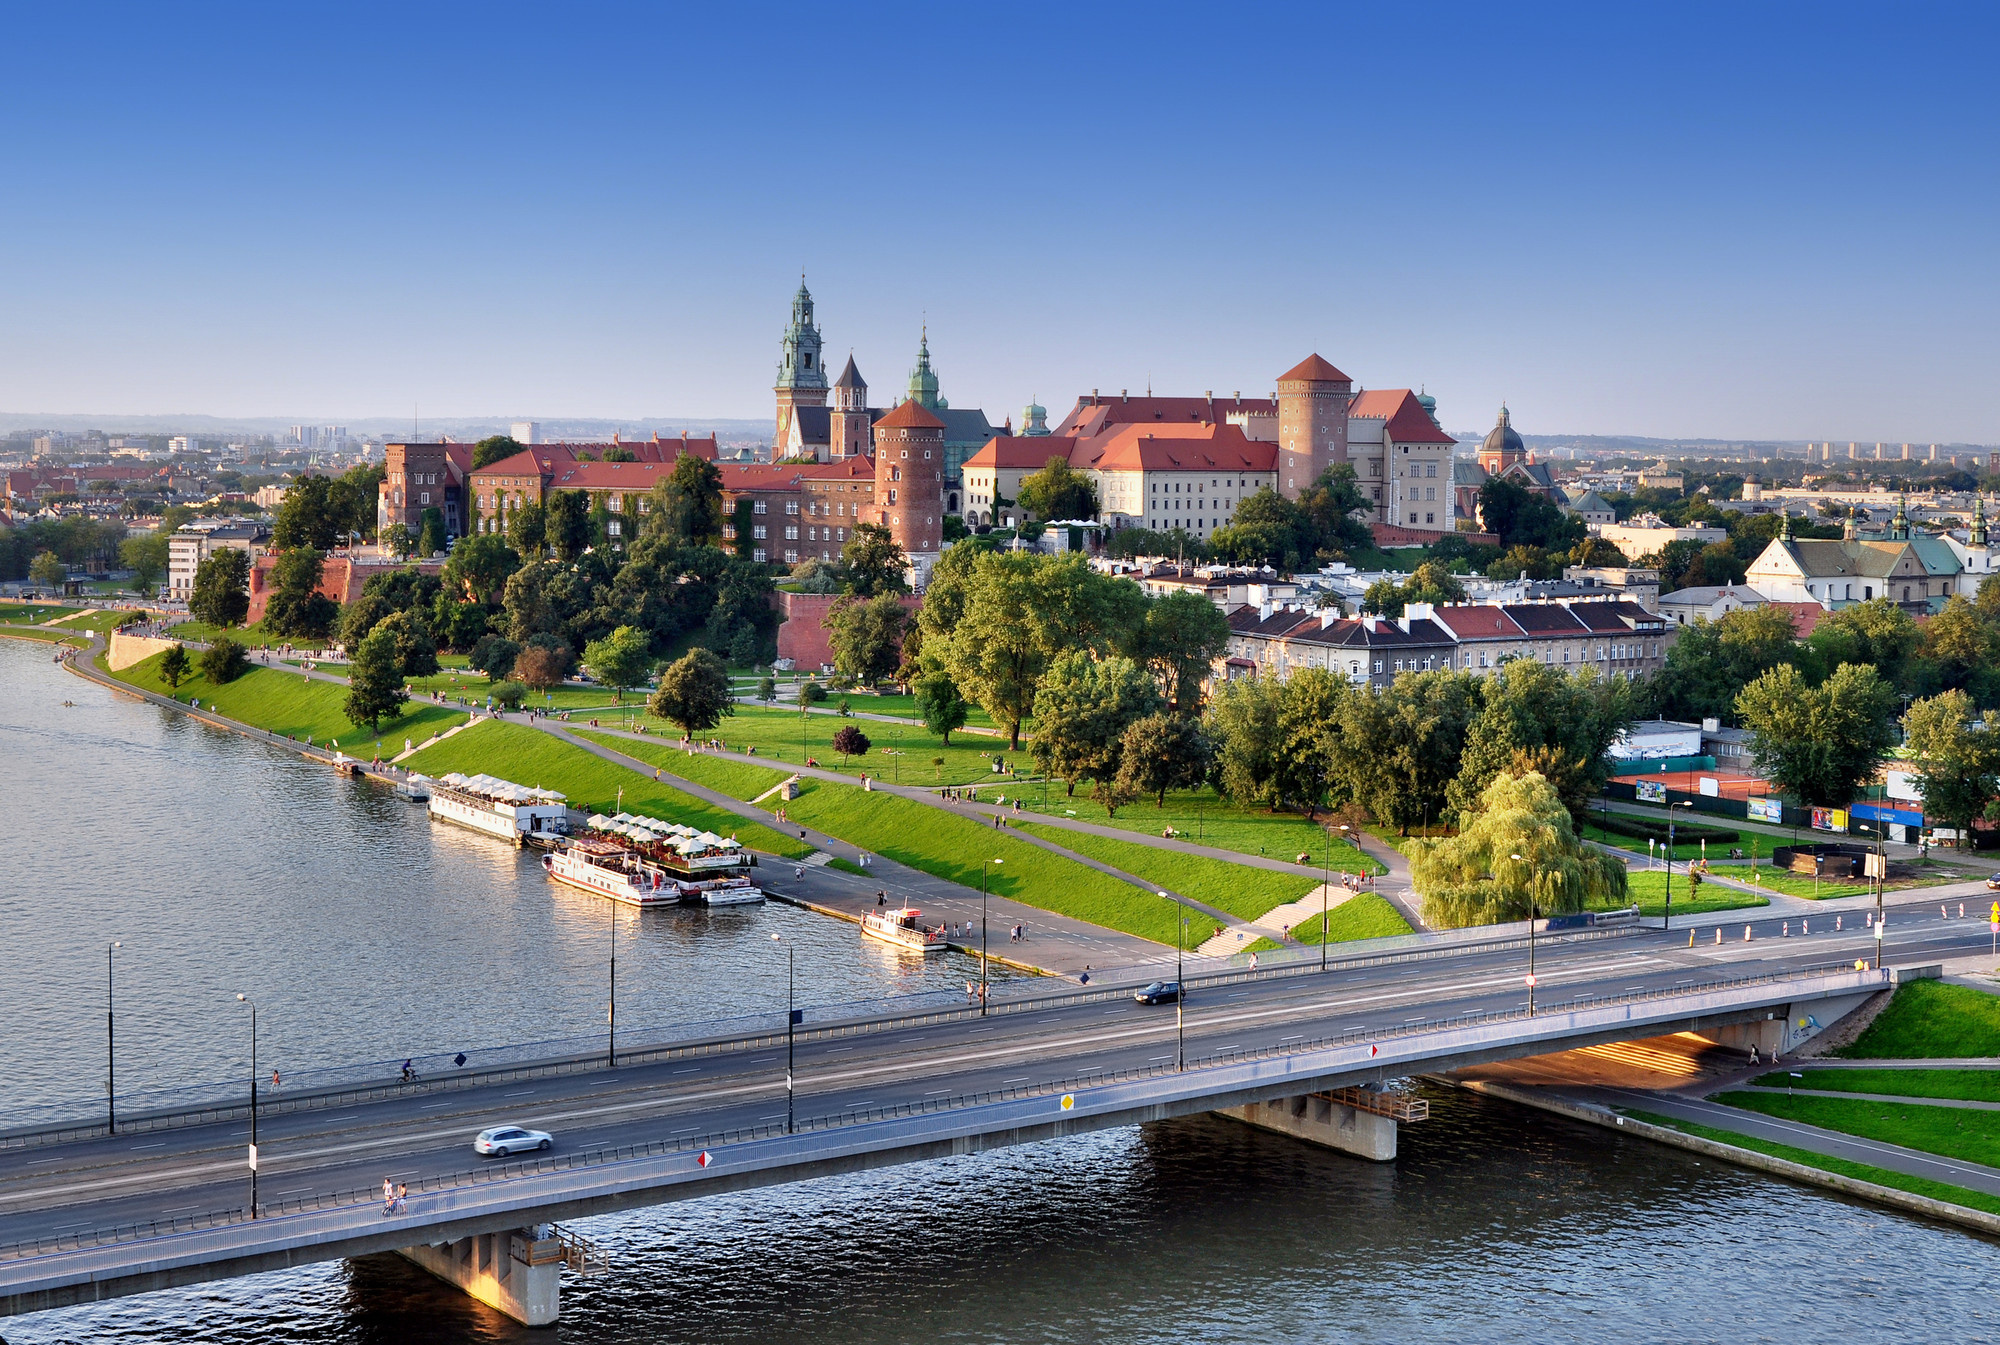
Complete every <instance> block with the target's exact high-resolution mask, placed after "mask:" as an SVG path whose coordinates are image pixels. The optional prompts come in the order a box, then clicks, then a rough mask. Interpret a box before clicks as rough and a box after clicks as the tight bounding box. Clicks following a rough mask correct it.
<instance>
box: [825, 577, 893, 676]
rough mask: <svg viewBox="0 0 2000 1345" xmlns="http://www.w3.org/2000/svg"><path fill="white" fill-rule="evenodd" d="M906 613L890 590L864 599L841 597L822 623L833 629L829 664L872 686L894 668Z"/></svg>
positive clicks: (842, 674) (836, 669)
mask: <svg viewBox="0 0 2000 1345" xmlns="http://www.w3.org/2000/svg"><path fill="white" fill-rule="evenodd" d="M908 621H909V614H908V612H906V611H905V610H904V608H903V603H902V600H901V599H900V598H899V597H897V595H895V594H894V593H882V594H878V595H877V596H876V597H873V598H869V599H866V600H858V599H853V598H843V599H841V600H840V601H839V602H837V603H835V604H834V605H833V607H832V609H831V610H830V611H829V612H828V613H827V617H826V621H825V622H824V624H825V626H826V627H827V629H829V630H831V631H832V632H833V638H832V641H831V643H832V645H833V667H834V671H835V672H837V673H839V674H840V675H841V676H842V677H845V678H848V679H849V680H851V681H853V682H855V683H858V684H859V685H862V686H874V685H875V684H876V683H877V682H879V681H881V680H882V679H883V678H885V677H887V676H889V674H891V673H893V672H894V671H895V670H896V667H897V665H898V663H899V662H900V661H901V658H902V652H901V649H900V645H901V642H902V638H903V630H904V627H905V626H906V625H907V624H908Z"/></svg>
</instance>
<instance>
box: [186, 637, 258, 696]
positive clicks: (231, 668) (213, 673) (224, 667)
mask: <svg viewBox="0 0 2000 1345" xmlns="http://www.w3.org/2000/svg"><path fill="white" fill-rule="evenodd" d="M196 662H197V663H198V664H199V665H200V667H201V675H202V676H203V677H205V678H207V679H208V684H209V685H210V686H216V687H219V686H222V685H223V684H224V683H227V682H234V681H235V680H236V679H237V678H239V677H241V676H242V675H243V674H244V673H246V672H248V671H249V670H250V655H249V654H248V652H246V651H245V650H244V648H243V645H242V643H241V642H240V641H237V640H232V639H230V638H229V637H228V636H227V635H224V636H221V637H219V638H217V639H215V640H212V641H210V642H209V646H208V648H206V649H204V650H202V651H201V657H200V658H199V659H198V660H196Z"/></svg>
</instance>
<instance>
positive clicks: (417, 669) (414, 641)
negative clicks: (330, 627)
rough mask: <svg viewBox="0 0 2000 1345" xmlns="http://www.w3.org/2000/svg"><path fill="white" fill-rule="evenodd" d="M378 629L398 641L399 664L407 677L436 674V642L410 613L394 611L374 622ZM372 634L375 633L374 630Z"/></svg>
mask: <svg viewBox="0 0 2000 1345" xmlns="http://www.w3.org/2000/svg"><path fill="white" fill-rule="evenodd" d="M417 610H418V611H419V612H421V610H422V609H421V608H419V609H417ZM375 630H376V631H384V630H386V631H388V632H389V638H390V639H392V640H394V641H395V642H396V666H397V667H398V668H400V669H402V672H403V676H404V677H406V678H409V677H435V676H436V675H437V670H438V660H437V642H436V641H435V640H433V639H431V634H430V631H429V630H427V629H426V628H425V627H424V625H423V623H422V622H421V621H419V620H418V619H417V618H416V617H414V616H413V615H412V614H411V613H409V612H391V613H389V615H387V616H385V617H383V618H382V619H381V620H380V621H378V622H376V623H375ZM369 634H370V635H371V636H372V635H373V634H374V632H373V631H371V632H369ZM350 647H351V646H350Z"/></svg>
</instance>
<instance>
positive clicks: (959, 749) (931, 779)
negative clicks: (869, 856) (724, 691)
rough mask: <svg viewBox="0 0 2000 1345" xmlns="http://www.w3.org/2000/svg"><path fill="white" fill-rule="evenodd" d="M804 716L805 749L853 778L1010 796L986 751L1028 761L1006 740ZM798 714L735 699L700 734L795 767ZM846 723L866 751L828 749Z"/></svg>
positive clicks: (666, 727)
mask: <svg viewBox="0 0 2000 1345" xmlns="http://www.w3.org/2000/svg"><path fill="white" fill-rule="evenodd" d="M804 718H805V752H804V755H805V756H809V757H812V758H813V759H814V760H816V761H818V762H819V764H820V766H821V767H822V768H823V769H826V770H830V771H841V772H844V773H846V774H849V775H853V776H856V777H857V778H858V777H859V776H860V774H861V772H863V771H866V772H867V773H868V774H869V775H871V776H875V777H877V778H878V779H883V780H895V781H897V782H899V783H902V784H906V785H937V784H947V785H967V784H978V785H986V784H991V785H995V786H997V787H998V788H999V789H1000V791H1001V792H1004V793H1006V794H1007V795H1008V796H1009V797H1012V795H1013V792H1014V787H1015V786H1014V781H1012V780H1010V779H1008V778H1007V777H1006V776H1004V775H999V776H996V775H995V774H993V767H992V762H991V761H990V757H991V756H992V754H993V753H994V752H996V751H999V752H1002V753H1003V754H1004V755H1005V756H1006V757H1007V760H1008V764H1010V765H1012V766H1015V767H1016V768H1017V769H1020V770H1023V771H1026V770H1029V769H1031V768H1032V765H1033V763H1032V762H1031V761H1030V760H1029V758H1028V754H1027V753H1026V752H1025V751H1023V752H1019V753H1011V752H1006V751H1005V748H1006V743H1005V742H1004V741H1000V740H996V739H992V738H977V737H957V738H953V739H952V742H951V746H949V747H946V746H945V745H944V743H943V741H942V740H941V739H940V738H938V736H937V735H936V734H933V733H927V732H925V731H924V730H923V729H922V728H919V727H916V726H914V725H900V726H899V725H894V724H879V723H875V722H874V721H872V720H866V719H843V718H841V717H840V716H838V715H806V716H805V717H804ZM799 719H800V716H799V712H798V711H797V710H784V709H775V710H774V709H768V708H766V707H763V706H756V705H739V706H737V707H736V713H735V714H734V715H731V716H730V717H729V718H727V719H724V720H723V721H722V723H721V724H719V725H717V726H716V728H714V729H713V730H712V731H710V732H709V733H707V734H705V735H703V736H705V737H711V738H719V739H721V740H722V741H723V742H724V743H726V744H728V745H729V747H730V748H731V749H732V750H733V751H738V752H741V751H742V750H743V749H744V748H745V747H751V746H754V747H755V748H756V749H757V755H758V756H764V757H770V758H771V759H772V760H773V761H774V762H781V763H784V764H786V765H789V766H790V767H792V768H793V769H796V768H797V767H798V766H799V764H800V756H801V754H800V750H799V732H800V728H799ZM645 723H646V731H647V732H648V733H660V734H662V735H664V736H666V737H668V738H670V739H673V740H676V741H677V740H678V739H679V738H680V736H681V731H680V730H679V729H678V728H675V727H674V726H673V725H671V724H669V723H667V722H666V721H665V720H661V719H654V718H653V717H652V716H650V715H648V716H646V720H645ZM849 724H852V725H853V726H854V727H856V728H858V729H860V730H861V732H862V733H864V734H866V735H867V737H868V740H869V743H870V747H869V752H868V755H867V756H866V757H847V758H845V759H843V758H842V757H841V755H840V753H838V752H836V751H834V750H833V735H834V734H836V733H838V732H839V731H840V730H841V729H842V728H843V727H845V726H846V725H849ZM899 734H900V738H899V737H898V735H899ZM891 748H899V750H900V752H901V754H902V756H901V760H900V761H898V760H897V759H896V757H894V756H892V755H890V753H889V749H891ZM933 757H943V758H944V759H945V764H944V767H943V770H942V773H940V771H939V770H938V769H937V768H935V767H933V766H932V765H931V758H933Z"/></svg>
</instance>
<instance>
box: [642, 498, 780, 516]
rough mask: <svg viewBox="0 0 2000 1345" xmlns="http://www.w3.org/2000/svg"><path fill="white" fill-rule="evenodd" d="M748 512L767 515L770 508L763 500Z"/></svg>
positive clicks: (756, 502)
mask: <svg viewBox="0 0 2000 1345" xmlns="http://www.w3.org/2000/svg"><path fill="white" fill-rule="evenodd" d="M640 503H641V504H644V503H645V501H643V500H641V501H640ZM750 512H751V513H753V514H763V513H769V512H770V506H769V505H768V504H766V503H765V502H764V501H763V500H757V501H754V502H753V503H752V504H751V506H750Z"/></svg>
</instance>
